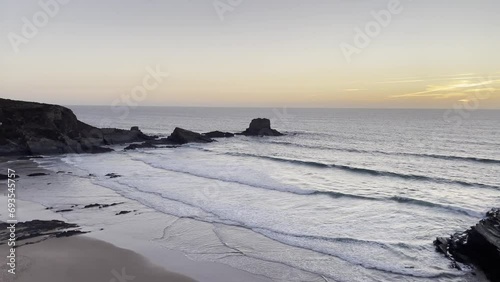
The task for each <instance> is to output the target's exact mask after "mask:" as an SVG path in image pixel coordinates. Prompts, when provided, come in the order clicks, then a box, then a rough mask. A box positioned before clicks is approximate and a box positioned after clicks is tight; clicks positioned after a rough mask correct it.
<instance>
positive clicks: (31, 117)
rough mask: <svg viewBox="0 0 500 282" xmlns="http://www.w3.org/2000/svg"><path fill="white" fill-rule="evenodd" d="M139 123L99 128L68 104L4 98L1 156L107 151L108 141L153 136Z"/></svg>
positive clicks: (0, 105) (1, 101)
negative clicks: (134, 125) (63, 105)
mask: <svg viewBox="0 0 500 282" xmlns="http://www.w3.org/2000/svg"><path fill="white" fill-rule="evenodd" d="M152 139H154V137H151V136H147V135H145V134H143V133H142V132H141V131H140V130H139V129H138V128H137V127H134V128H132V129H131V130H123V129H116V128H96V127H93V126H91V125H88V124H86V123H84V122H81V121H79V120H78V119H77V118H76V116H75V114H74V113H73V112H72V111H71V110H70V109H68V108H65V107H62V106H58V105H50V104H42V103H34V102H23V101H14V100H8V99H0V156H15V155H47V154H64V153H103V152H109V151H112V149H109V148H106V147H102V146H105V145H113V144H125V143H131V142H142V141H147V140H152Z"/></svg>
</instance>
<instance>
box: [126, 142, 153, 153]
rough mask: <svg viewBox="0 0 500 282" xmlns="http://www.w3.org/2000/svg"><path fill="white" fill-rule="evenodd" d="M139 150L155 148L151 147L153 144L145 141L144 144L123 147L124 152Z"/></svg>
mask: <svg viewBox="0 0 500 282" xmlns="http://www.w3.org/2000/svg"><path fill="white" fill-rule="evenodd" d="M141 148H156V146H155V145H153V143H151V141H146V142H144V143H141V144H130V145H128V146H127V147H125V149H124V150H125V151H128V150H136V149H141Z"/></svg>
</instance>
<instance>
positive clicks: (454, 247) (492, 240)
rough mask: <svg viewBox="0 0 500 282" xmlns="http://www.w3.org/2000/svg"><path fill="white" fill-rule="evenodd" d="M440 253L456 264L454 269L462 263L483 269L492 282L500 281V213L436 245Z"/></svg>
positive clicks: (490, 213) (488, 215)
mask: <svg viewBox="0 0 500 282" xmlns="http://www.w3.org/2000/svg"><path fill="white" fill-rule="evenodd" d="M434 245H435V246H436V249H437V250H438V251H439V252H441V253H444V254H445V256H447V257H448V258H450V259H451V260H452V264H453V266H454V267H456V268H458V269H461V268H462V267H461V266H460V263H462V264H472V265H475V266H477V267H478V268H480V269H481V270H482V271H483V272H484V273H485V274H486V276H487V277H488V278H489V279H490V280H491V281H500V209H498V208H495V209H492V210H491V211H489V212H488V213H486V217H485V218H483V219H482V220H481V221H479V223H477V224H476V225H475V226H472V227H471V228H470V229H468V230H466V231H464V232H459V233H455V234H453V235H451V236H450V237H439V238H437V239H436V240H435V241H434Z"/></svg>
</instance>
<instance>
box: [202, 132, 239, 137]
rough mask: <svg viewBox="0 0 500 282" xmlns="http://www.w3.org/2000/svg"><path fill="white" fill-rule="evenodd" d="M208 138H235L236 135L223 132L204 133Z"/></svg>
mask: <svg viewBox="0 0 500 282" xmlns="http://www.w3.org/2000/svg"><path fill="white" fill-rule="evenodd" d="M203 135H205V136H206V137H208V138H229V137H234V134H233V133H231V132H222V131H218V130H217V131H211V132H207V133H203Z"/></svg>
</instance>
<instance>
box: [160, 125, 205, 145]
mask: <svg viewBox="0 0 500 282" xmlns="http://www.w3.org/2000/svg"><path fill="white" fill-rule="evenodd" d="M167 141H169V142H171V143H172V144H186V143H193V142H194V143H209V142H213V141H214V140H212V139H211V138H209V137H207V136H204V135H203V134H200V133H197V132H193V131H189V130H186V129H182V128H179V127H176V128H175V129H174V132H172V134H170V136H169V137H168V138H167Z"/></svg>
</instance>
